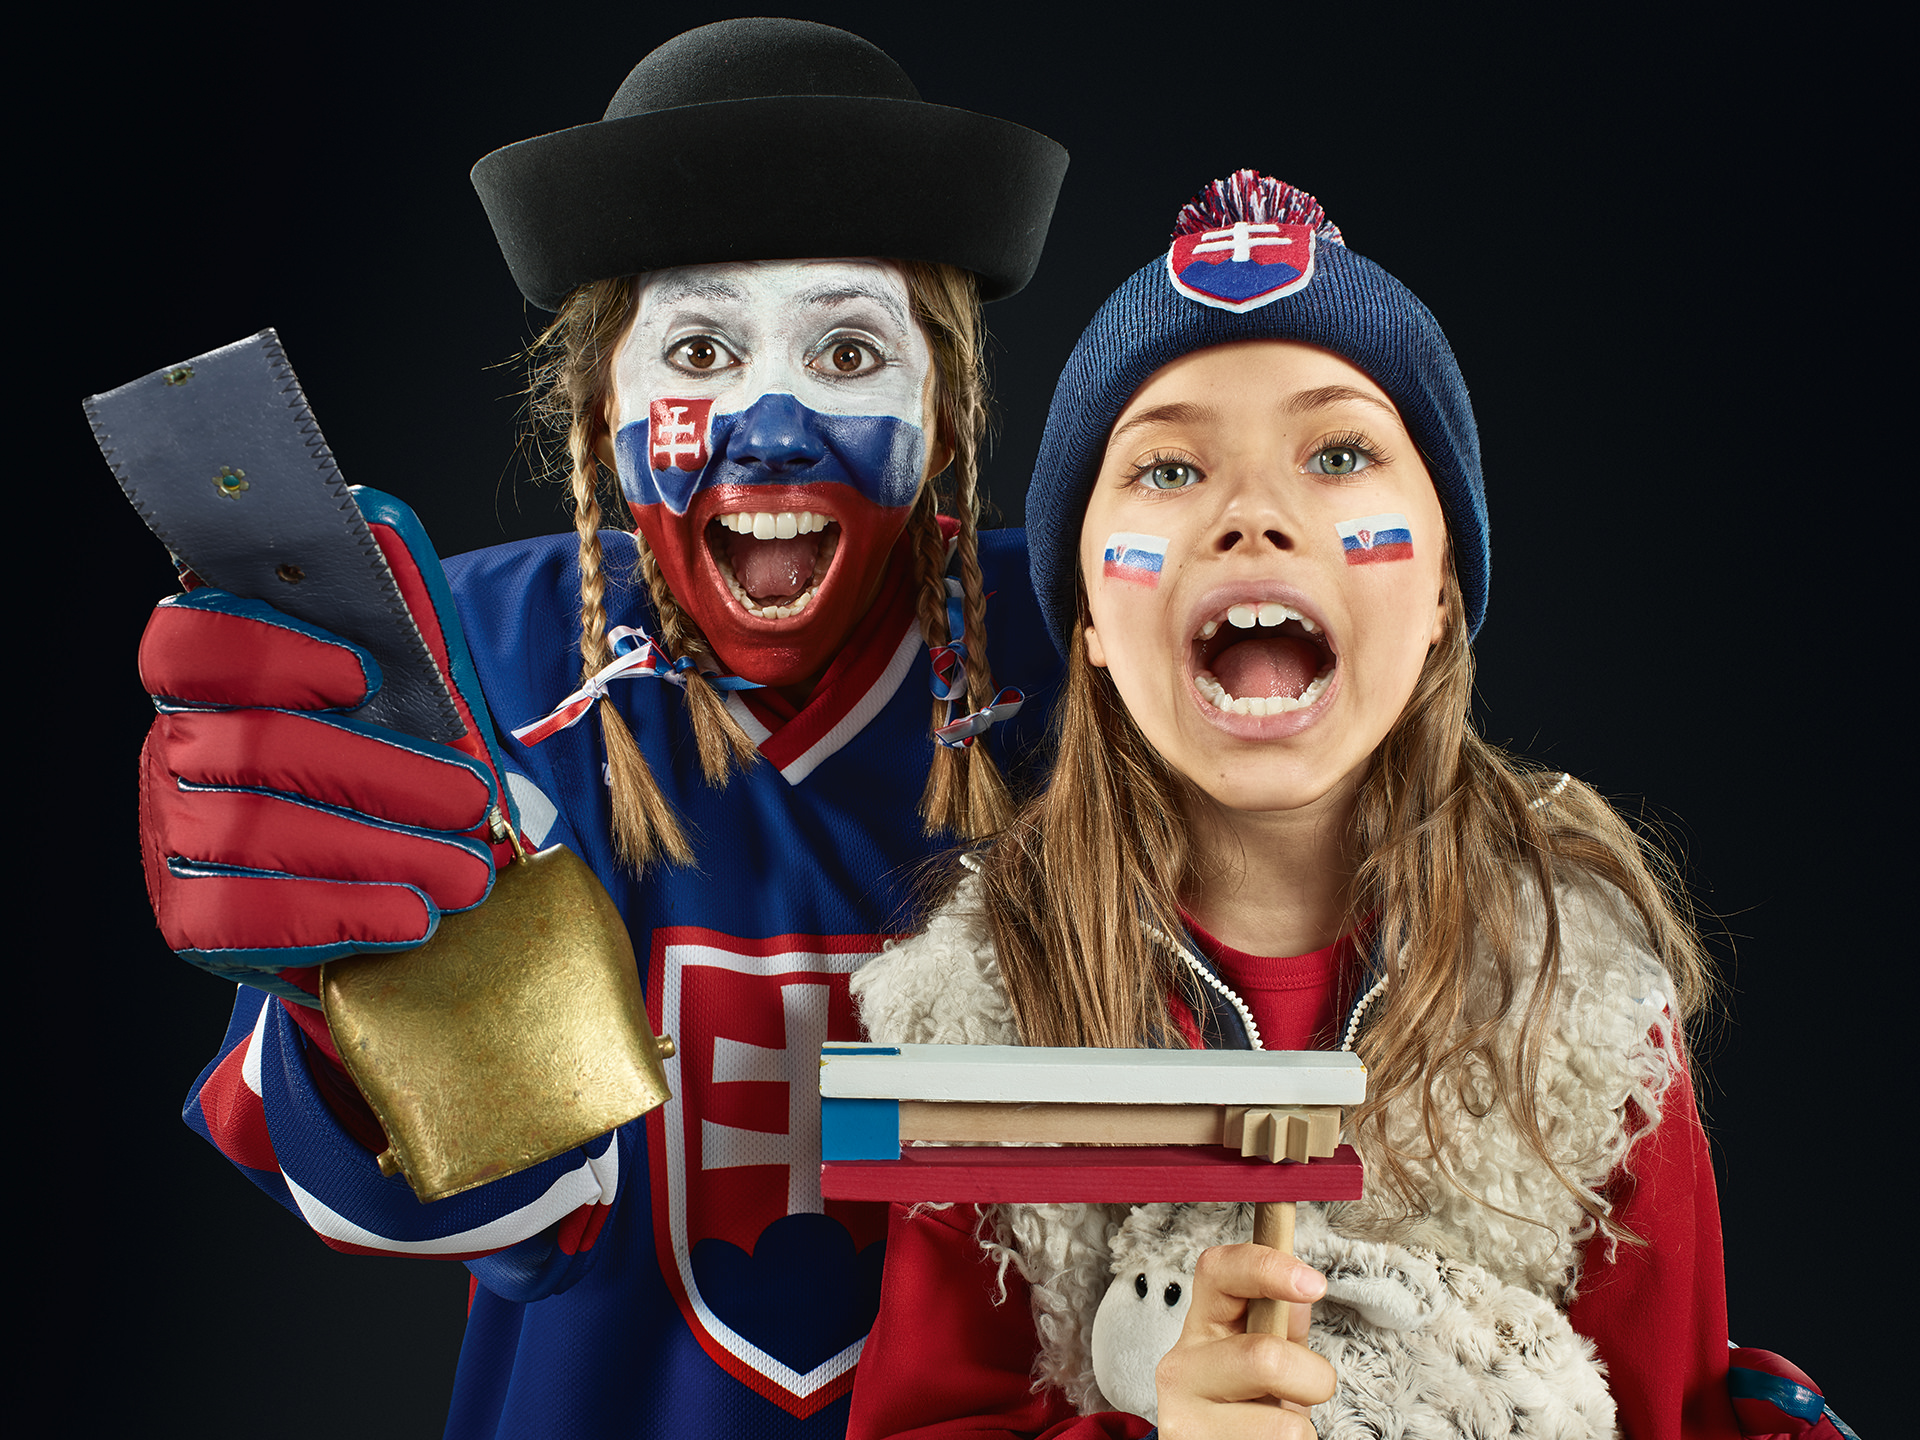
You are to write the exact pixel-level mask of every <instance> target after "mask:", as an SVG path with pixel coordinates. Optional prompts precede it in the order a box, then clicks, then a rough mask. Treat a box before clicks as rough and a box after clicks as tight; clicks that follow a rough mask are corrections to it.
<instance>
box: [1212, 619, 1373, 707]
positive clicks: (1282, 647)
mask: <svg viewBox="0 0 1920 1440" xmlns="http://www.w3.org/2000/svg"><path fill="white" fill-rule="evenodd" d="M1193 645H1194V649H1195V657H1196V671H1195V674H1194V677H1193V684H1194V688H1195V689H1196V690H1198V691H1199V692H1200V694H1201V695H1202V696H1203V697H1204V698H1205V699H1206V700H1207V701H1208V702H1209V703H1210V704H1212V706H1213V707H1214V708H1215V709H1216V710H1221V711H1225V712H1226V713H1228V714H1230V715H1284V714H1286V713H1287V712H1289V711H1292V710H1304V709H1306V708H1307V707H1308V706H1309V705H1312V704H1313V703H1314V701H1316V700H1318V699H1319V698H1320V697H1321V696H1322V695H1324V694H1325V693H1326V691H1327V686H1328V685H1329V684H1331V683H1332V680H1333V671H1334V666H1335V665H1336V663H1337V662H1336V660H1335V658H1334V654H1333V648H1332V646H1330V645H1329V644H1328V643H1327V638H1326V635H1325V633H1324V632H1323V631H1322V629H1321V627H1320V626H1319V625H1317V624H1315V623H1314V622H1313V621H1312V620H1309V619H1308V618H1307V617H1306V616H1305V615H1302V614H1301V613H1300V612H1299V611H1298V610H1295V609H1294V608H1293V607H1292V606H1290V605H1286V604H1284V603H1282V602H1280V601H1278V600H1243V601H1240V602H1238V603H1236V604H1233V605H1229V606H1228V607H1227V608H1226V609H1224V610H1222V611H1220V612H1219V614H1217V615H1215V616H1213V617H1212V618H1210V619H1208V620H1206V621H1205V622H1203V623H1202V624H1201V626H1200V630H1199V633H1198V634H1196V635H1195V636H1194V637H1193Z"/></svg>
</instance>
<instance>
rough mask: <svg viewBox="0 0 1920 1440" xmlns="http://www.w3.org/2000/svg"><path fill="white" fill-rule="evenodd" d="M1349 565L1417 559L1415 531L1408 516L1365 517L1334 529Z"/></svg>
mask: <svg viewBox="0 0 1920 1440" xmlns="http://www.w3.org/2000/svg"><path fill="white" fill-rule="evenodd" d="M1333 528H1334V529H1335V530H1337V531H1339V532H1340V544H1341V547H1342V548H1343V549H1345V551H1346V552H1347V564H1349V565H1383V564H1385V563H1386V562H1387V561H1389V560H1411V559H1412V558H1413V531H1412V530H1410V529H1409V528H1408V527H1407V517H1406V516H1404V515H1362V516H1361V517H1360V518H1359V519H1358V520H1342V521H1341V522H1340V523H1339V524H1337V525H1335V526H1334V527H1333Z"/></svg>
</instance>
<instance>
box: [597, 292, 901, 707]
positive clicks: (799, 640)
mask: <svg viewBox="0 0 1920 1440" xmlns="http://www.w3.org/2000/svg"><path fill="white" fill-rule="evenodd" d="M638 283H639V286H640V290H639V294H638V298H637V302H636V306H635V315H634V320H633V323H632V325H631V326H630V327H629V329H628V331H627V333H626V335H625V336H624V337H623V338H622V340H621V344H620V349H619V351H618V353H617V355H616V357H615V360H614V367H613V378H614V394H613V401H612V406H611V412H612V413H611V415H610V417H609V418H610V420H611V421H612V425H613V430H614V453H615V457H616V460H617V462H618V468H619V471H620V479H621V485H622V488H623V489H624V490H625V492H626V496H627V502H628V504H629V506H630V507H631V508H632V510H633V514H634V518H635V520H636V522H637V523H638V524H639V526H640V529H641V531H642V533H643V534H645V536H646V538H647V543H648V545H649V546H650V547H651V548H652V550H653V552H654V554H655V555H656V556H657V557H658V559H659V561H660V564H661V568H662V570H663V572H664V573H665V576H666V579H667V584H668V586H669V587H670V588H671V589H672V590H673V593H674V595H675V596H676V598H678V600H679V601H680V604H681V605H682V606H683V607H684V608H685V609H686V610H687V611H688V613H689V614H691V615H692V616H693V618H694V619H695V620H696V621H697V622H698V623H699V625H700V628H701V630H702V631H703V632H704V633H705V634H706V636H707V639H708V641H709V642H710V643H711V644H712V646H713V648H714V651H715V654H716V656H717V658H718V659H719V660H720V662H721V663H722V664H723V665H726V666H727V667H728V668H729V669H731V670H733V671H734V672H735V673H737V674H740V675H745V676H747V677H748V678H749V679H753V680H758V681H761V682H762V683H764V684H768V685H778V686H786V685H796V684H805V683H807V682H808V681H810V680H811V679H812V678H813V677H817V676H818V675H819V674H820V673H821V672H822V671H824V670H825V668H826V667H827V665H828V664H830V663H831V662H832V659H833V657H834V655H835V654H836V653H838V651H839V649H840V647H841V646H842V645H843V644H844V643H845V641H846V638H847V636H848V635H849V634H850V633H851V632H852V630H853V627H854V626H855V625H856V624H857V623H858V622H859V620H860V618H861V616H863V615H864V614H865V613H866V611H867V608H868V606H869V605H870V604H871V603H872V601H873V598H874V596H875V594H876V593H877V592H878V589H879V583H880V578H881V576H882V575H883V574H884V572H885V570H886V565H887V560H888V556H889V554H890V552H891V550H892V548H893V545H894V542H895V541H896V540H897V539H898V538H899V536H900V533H901V531H902V530H903V529H904V528H905V526H906V521H907V516H908V514H909V513H910V512H911V509H912V506H913V503H914V501H915V499H916V498H917V496H918V494H919V491H920V486H921V484H922V483H923V482H924V479H925V476H926V473H927V469H928V465H929V454H930V451H931V452H938V450H939V447H938V446H937V445H930V444H929V436H928V431H927V423H926V407H927V404H928V391H929V383H928V380H929V376H930V374H931V373H932V369H933V353H932V347H931V346H930V345H929V343H928V341H927V337H926V334H925V332H924V330H922V328H921V326H920V324H919V322H917V321H916V320H915V319H914V318H913V311H912V302H911V299H910V296H909V294H908V290H907V282H906V277H905V275H904V274H903V273H902V272H901V270H900V268H899V267H898V266H897V265H894V264H892V263H891V262H888V261H881V260H777V261H755V262H743V263H737V264H728V265H694V266H685V267H681V268H678V269H672V270H660V271H655V272H652V273H650V274H648V275H645V276H643V277H641V279H640V281H639V282H638ZM935 458H936V459H937V458H938V455H937V453H936V454H935Z"/></svg>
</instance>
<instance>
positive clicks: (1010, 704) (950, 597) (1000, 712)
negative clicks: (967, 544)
mask: <svg viewBox="0 0 1920 1440" xmlns="http://www.w3.org/2000/svg"><path fill="white" fill-rule="evenodd" d="M963 626H964V621H963V619H962V617H961V613H960V582H959V581H958V580H952V579H949V580H948V581H947V634H949V635H951V636H953V637H954V638H953V639H951V640H949V641H948V642H947V643H946V644H944V645H930V646H928V647H927V655H928V658H929V659H930V660H931V661H932V662H933V672H932V674H931V676H930V677H929V680H928V684H929V686H930V688H931V689H932V691H933V698H934V699H936V700H944V701H946V702H947V715H948V720H947V723H946V724H945V725H938V726H935V727H934V731H933V738H934V739H936V740H938V741H939V742H940V743H941V744H942V745H945V746H946V747H947V748H948V749H949V750H964V749H966V747H967V746H969V745H971V744H973V742H974V739H975V738H976V737H977V736H980V735H984V734H985V733H986V732H987V731H988V730H989V729H990V728H991V727H992V726H994V725H997V724H999V723H1000V722H1001V721H1002V720H1011V719H1012V718H1013V717H1014V716H1015V715H1018V714H1019V713H1020V706H1021V704H1022V703H1023V702H1024V701H1025V700H1026V698H1027V697H1026V696H1025V695H1024V694H1022V693H1021V692H1020V691H1018V690H1015V689H1013V688H1012V687H1011V686H1009V687H1008V688H1007V689H1005V690H1002V691H1001V692H1000V693H999V694H998V695H996V696H994V697H993V703H992V704H991V705H989V706H987V708H986V709H984V710H976V711H975V712H974V713H973V714H971V715H963V716H962V717H961V718H960V719H958V720H955V719H953V718H952V716H953V707H954V705H955V703H956V702H957V703H959V704H965V703H966V698H967V642H966V640H965V638H964V635H965V631H964V628H963Z"/></svg>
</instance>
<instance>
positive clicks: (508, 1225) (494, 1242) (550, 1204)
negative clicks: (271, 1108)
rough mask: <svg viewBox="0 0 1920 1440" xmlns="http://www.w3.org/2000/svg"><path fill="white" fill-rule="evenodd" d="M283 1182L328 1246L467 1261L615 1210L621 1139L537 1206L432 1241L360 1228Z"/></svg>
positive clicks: (532, 1204)
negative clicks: (590, 1211)
mask: <svg viewBox="0 0 1920 1440" xmlns="http://www.w3.org/2000/svg"><path fill="white" fill-rule="evenodd" d="M280 1173H281V1177H282V1178H283V1179H284V1180H285V1181H286V1182H287V1188H288V1189H289V1190H291V1191H292V1192H293V1199H294V1203H295V1204H297V1205H299V1207H300V1213H301V1215H303V1216H304V1217H305V1218H306V1222H307V1224H308V1225H310V1226H311V1227H312V1228H313V1230H314V1231H315V1232H316V1233H317V1234H320V1235H323V1236H325V1237H326V1238H327V1239H329V1240H339V1241H342V1242H344V1243H346V1244H349V1245H361V1246H365V1247H366V1248H367V1249H370V1250H386V1251H390V1252H392V1253H394V1254H396V1255H465V1254H471V1253H474V1252H477V1251H493V1250H504V1249H506V1247H507V1246H509V1245H514V1244H517V1243H519V1242H520V1241H522V1240H525V1239H527V1238H529V1237H530V1236H534V1235H538V1234H539V1233H540V1232H541V1231H542V1230H544V1229H546V1228H547V1227H548V1226H549V1225H552V1224H554V1223H555V1222H557V1221H559V1220H562V1219H565V1218H566V1217H567V1216H568V1215H571V1214H572V1213H573V1212H574V1211H575V1210H578V1209H579V1208H580V1207H581V1206H582V1205H611V1204H612V1203H613V1197H614V1195H615V1194H616V1193H617V1191H618V1190H619V1185H620V1142H619V1141H618V1140H617V1139H616V1140H614V1141H613V1142H612V1143H611V1144H609V1145H608V1146H607V1148H606V1152H605V1153H604V1154H602V1155H601V1156H600V1157H599V1158H598V1159H593V1158H589V1159H588V1160H587V1161H586V1162H585V1163H584V1164H582V1165H581V1166H580V1167H579V1168H578V1169H577V1170H571V1171H569V1172H568V1173H567V1174H565V1175H562V1176H561V1177H560V1178H559V1179H558V1180H556V1181H554V1182H553V1184H552V1185H551V1186H549V1187H548V1189H547V1192H546V1193H545V1194H544V1195H542V1196H540V1197H539V1198H538V1199H537V1200H534V1201H531V1202H530V1203H528V1204H526V1205H523V1206H521V1207H520V1208H519V1209H518V1210H513V1211H510V1212H508V1213H507V1214H505V1215H501V1216H498V1217H496V1218H494V1219H492V1220H489V1221H488V1222H487V1223H486V1224H484V1225H479V1226H476V1227H475V1228H473V1229H471V1230H462V1231H460V1232H458V1233H457V1234H453V1235H436V1236H434V1237H433V1238H431V1239H427V1240H390V1239H388V1238H387V1237H386V1236H384V1235H376V1234H374V1233H373V1232H372V1231H371V1230H367V1229H364V1228H363V1227H361V1226H359V1225H356V1224H354V1223H353V1221H351V1220H349V1219H347V1218H346V1217H345V1216H344V1215H341V1214H339V1213H338V1212H337V1211H335V1210H334V1209H333V1208H332V1207H331V1206H329V1205H327V1204H326V1203H325V1202H324V1201H322V1200H321V1199H319V1198H318V1197H317V1196H315V1195H314V1194H312V1193H311V1192H310V1191H307V1190H304V1189H302V1188H301V1187H300V1185H299V1184H298V1183H297V1182H296V1181H295V1180H294V1178H293V1177H292V1176H291V1175H288V1174H287V1173H286V1171H285V1170H284V1168H283V1169H282V1170H281V1172H280Z"/></svg>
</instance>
